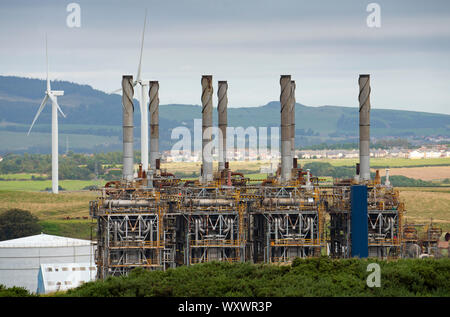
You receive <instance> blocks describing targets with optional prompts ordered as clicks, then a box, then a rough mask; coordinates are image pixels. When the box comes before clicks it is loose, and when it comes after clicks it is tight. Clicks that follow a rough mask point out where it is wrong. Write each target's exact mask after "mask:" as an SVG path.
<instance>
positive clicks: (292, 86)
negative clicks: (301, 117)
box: [291, 80, 295, 161]
mask: <svg viewBox="0 0 450 317" xmlns="http://www.w3.org/2000/svg"><path fill="white" fill-rule="evenodd" d="M291 107H292V112H291V155H292V161H293V160H294V158H295V80H292V81H291Z"/></svg>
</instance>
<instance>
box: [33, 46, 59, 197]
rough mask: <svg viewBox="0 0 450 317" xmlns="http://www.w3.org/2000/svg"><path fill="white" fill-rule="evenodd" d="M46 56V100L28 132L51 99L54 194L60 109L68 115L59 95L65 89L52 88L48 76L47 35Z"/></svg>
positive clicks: (54, 188)
mask: <svg viewBox="0 0 450 317" xmlns="http://www.w3.org/2000/svg"><path fill="white" fill-rule="evenodd" d="M45 57H46V61H47V89H46V91H45V97H44V100H42V103H41V105H40V107H39V109H38V111H37V113H36V116H35V117H34V119H33V122H32V123H31V126H30V129H29V130H28V134H27V135H30V132H31V129H32V128H33V126H34V123H35V122H36V120H37V118H38V117H39V115H40V114H41V112H42V110H43V109H44V107H45V105H46V104H47V101H48V100H49V99H50V100H51V102H52V192H53V193H54V194H57V193H58V111H59V112H60V113H61V114H62V115H63V117H64V118H65V117H66V115H65V114H64V113H63V112H62V110H61V108H60V107H59V105H58V100H57V97H58V96H64V91H62V90H52V89H51V87H50V80H49V78H48V52H47V37H45Z"/></svg>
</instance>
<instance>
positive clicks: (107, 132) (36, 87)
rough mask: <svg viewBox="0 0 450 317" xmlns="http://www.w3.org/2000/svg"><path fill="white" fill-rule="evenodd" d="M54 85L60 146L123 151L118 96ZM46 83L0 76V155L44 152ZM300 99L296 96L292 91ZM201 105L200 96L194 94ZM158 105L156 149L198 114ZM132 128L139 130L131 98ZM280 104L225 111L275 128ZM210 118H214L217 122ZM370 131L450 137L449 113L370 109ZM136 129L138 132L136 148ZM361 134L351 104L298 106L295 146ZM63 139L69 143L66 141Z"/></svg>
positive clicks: (242, 122) (231, 119)
mask: <svg viewBox="0 0 450 317" xmlns="http://www.w3.org/2000/svg"><path fill="white" fill-rule="evenodd" d="M52 88H53V89H55V90H64V92H65V94H64V96H63V97H60V98H59V103H60V106H61V108H62V109H63V111H64V112H65V114H66V115H67V118H62V117H61V118H60V125H59V131H60V150H61V151H64V150H65V149H66V146H67V145H68V146H69V148H70V149H71V150H75V151H85V152H92V151H111V150H121V147H122V146H121V135H122V132H121V129H122V128H121V124H122V107H121V96H120V95H110V94H106V93H104V92H101V91H99V90H95V89H93V88H92V87H90V86H87V85H79V84H75V83H70V82H66V81H54V82H52ZM44 91H45V81H43V80H39V79H28V78H20V77H11V76H0V137H1V139H2V142H1V143H0V153H4V152H41V153H42V152H44V153H45V152H49V150H50V137H49V132H50V120H51V117H50V115H51V112H50V108H51V107H46V109H45V110H44V111H43V112H42V114H41V117H40V118H39V120H38V121H37V124H36V125H35V128H34V129H33V133H32V134H31V135H30V136H29V137H27V136H26V132H27V130H28V128H29V125H30V123H31V121H32V120H33V117H34V115H35V113H36V111H37V108H38V107H39V104H40V102H41V100H42V98H43V96H44ZM297 99H301V98H299V96H297ZM199 102H200V95H199ZM161 103H162V105H161V107H160V140H161V141H160V146H161V150H165V149H170V147H171V145H172V144H173V143H174V142H176V140H171V138H170V137H171V131H172V129H173V128H175V127H178V126H186V127H188V128H192V127H193V119H200V118H201V109H200V106H198V105H180V104H177V105H174V104H169V105H164V100H161ZM135 105H136V110H137V111H136V112H135V126H137V127H139V125H140V119H139V111H138V103H137V101H136V103H135ZM279 111H280V107H279V102H276V101H273V102H269V103H268V104H266V105H263V106H260V107H242V108H229V110H228V123H229V125H230V126H234V127H239V126H241V127H248V126H255V127H276V126H279V123H280V113H279ZM216 117H217V115H216V114H215V115H214V121H215V122H216V121H217V118H216ZM371 123H372V131H371V136H372V137H375V138H386V137H403V138H405V137H406V138H409V139H414V138H416V139H420V138H423V137H427V136H437V135H442V136H450V115H443V114H432V113H425V112H413V111H399V110H384V109H373V110H372V112H371ZM139 134H140V132H139V129H135V135H136V148H137V146H138V141H139V140H138V138H139ZM357 135H358V111H357V109H354V108H353V107H341V106H322V107H308V106H305V105H302V104H297V105H296V140H297V144H298V145H299V146H304V145H310V144H317V143H321V142H328V143H336V142H340V143H341V142H355V141H356V140H357ZM66 142H67V143H68V144H66Z"/></svg>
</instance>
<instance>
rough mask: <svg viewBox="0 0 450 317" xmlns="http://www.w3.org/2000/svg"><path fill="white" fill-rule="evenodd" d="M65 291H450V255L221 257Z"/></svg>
mask: <svg viewBox="0 0 450 317" xmlns="http://www.w3.org/2000/svg"><path fill="white" fill-rule="evenodd" d="M372 262H377V263H378V264H379V265H380V267H381V287H379V288H377V287H373V288H370V287H368V286H367V284H366V279H367V276H368V275H369V274H370V272H367V265H368V264H369V263H372ZM61 296H83V297H84V296H97V297H111V296H113V297H118V296H133V297H134V296H174V297H184V296H186V297H203V296H208V297H232V296H238V297H266V296H267V297H273V296H276V297H285V296H296V297H297V296H355V297H356V296H450V260H449V259H439V260H436V259H422V260H420V259H405V260H398V261H381V260H374V259H370V260H364V259H342V260H332V259H328V258H312V259H296V260H295V261H294V262H293V264H292V265H262V264H259V265H254V264H249V263H236V264H229V263H219V262H215V263H206V264H199V265H193V266H190V267H179V268H176V269H169V270H167V271H165V272H163V271H145V270H143V269H135V270H133V271H132V272H130V274H129V275H128V276H126V277H125V276H123V277H110V278H108V279H106V280H105V281H96V282H91V283H87V284H85V285H83V286H81V287H79V288H77V289H73V290H69V291H68V292H67V293H65V294H62V295H61Z"/></svg>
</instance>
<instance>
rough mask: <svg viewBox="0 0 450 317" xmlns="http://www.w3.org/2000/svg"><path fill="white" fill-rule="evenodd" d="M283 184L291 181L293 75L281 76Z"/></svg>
mask: <svg viewBox="0 0 450 317" xmlns="http://www.w3.org/2000/svg"><path fill="white" fill-rule="evenodd" d="M280 86H281V94H280V105H281V182H282V183H286V182H288V181H289V180H290V179H291V168H290V166H291V163H292V158H291V135H290V134H291V133H290V118H289V116H290V114H291V112H290V111H289V110H290V109H289V100H290V97H291V75H281V78H280Z"/></svg>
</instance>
